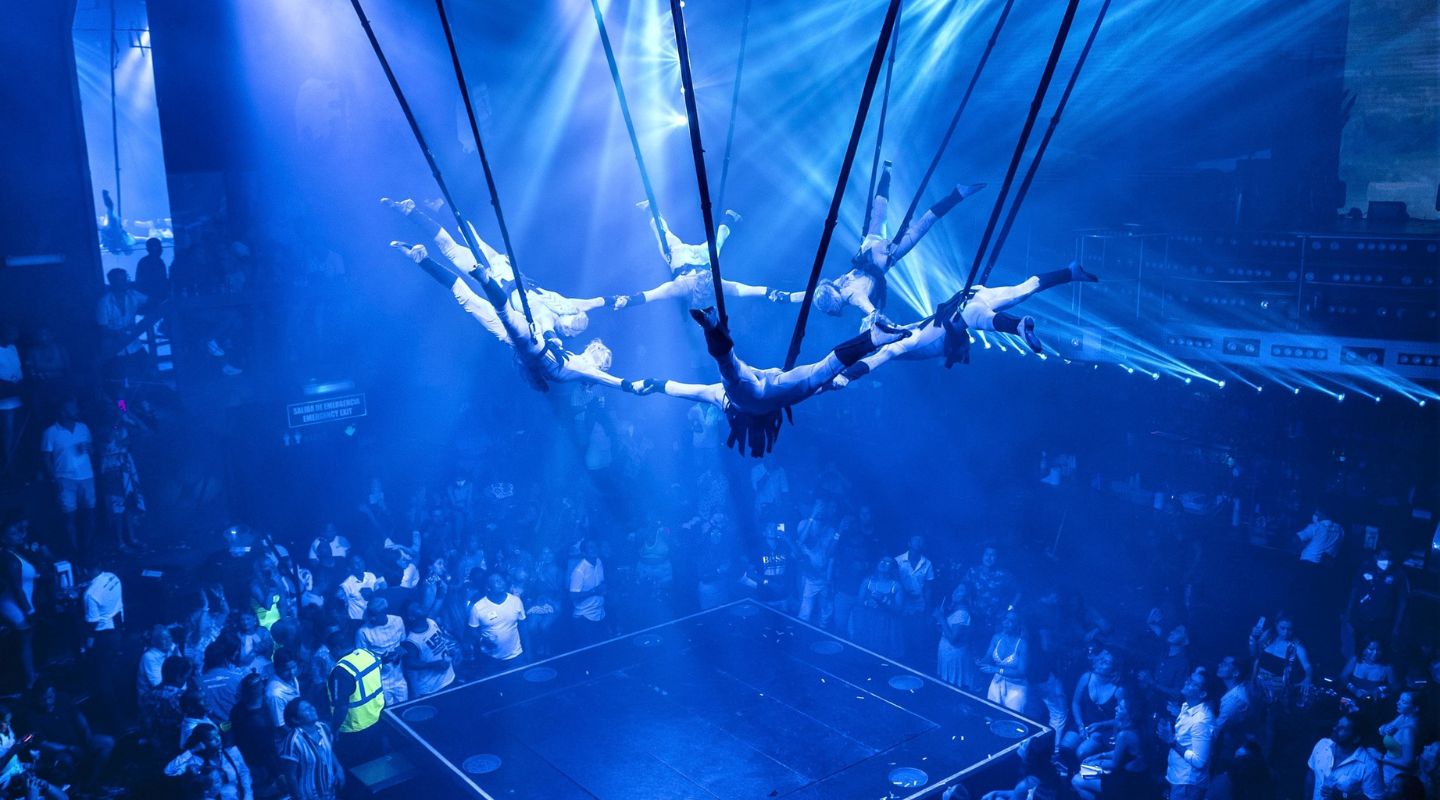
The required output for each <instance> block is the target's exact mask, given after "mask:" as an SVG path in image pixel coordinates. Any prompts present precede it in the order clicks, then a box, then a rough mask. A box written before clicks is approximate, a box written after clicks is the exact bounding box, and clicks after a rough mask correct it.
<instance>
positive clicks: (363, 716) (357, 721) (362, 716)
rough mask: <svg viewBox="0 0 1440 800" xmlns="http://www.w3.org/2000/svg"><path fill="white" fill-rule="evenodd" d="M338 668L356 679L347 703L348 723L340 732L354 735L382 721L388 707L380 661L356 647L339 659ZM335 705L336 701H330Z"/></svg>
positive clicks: (346, 718)
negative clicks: (381, 717)
mask: <svg viewBox="0 0 1440 800" xmlns="http://www.w3.org/2000/svg"><path fill="white" fill-rule="evenodd" d="M335 666H336V667H339V668H340V669H343V670H345V671H346V672H347V673H349V674H350V677H351V678H354V679H355V688H354V689H352V690H351V691H350V697H348V698H346V700H345V709H346V710H345V721H344V722H342V723H340V732H341V733H355V732H356V731H363V730H365V729H366V728H368V727H370V726H371V725H374V724H375V723H376V722H379V721H380V712H381V711H383V710H384V708H385V693H384V692H383V691H382V690H381V686H380V659H378V658H376V657H375V655H374V654H373V653H371V652H370V651H369V650H365V649H363V648H357V649H355V650H352V651H351V652H349V653H346V654H345V655H343V656H341V657H340V660H339V661H338V662H336V663H335ZM330 702H331V703H334V702H335V698H333V697H332V698H330Z"/></svg>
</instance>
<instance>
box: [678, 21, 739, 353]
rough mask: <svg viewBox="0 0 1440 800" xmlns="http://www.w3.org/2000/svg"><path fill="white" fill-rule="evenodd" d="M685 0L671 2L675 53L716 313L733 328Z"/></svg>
mask: <svg viewBox="0 0 1440 800" xmlns="http://www.w3.org/2000/svg"><path fill="white" fill-rule="evenodd" d="M682 3H683V0H670V19H671V21H672V22H674V23H675V50H676V53H677V55H678V56H679V57H680V85H681V86H682V87H684V92H685V118H686V119H687V120H688V121H689V123H690V125H689V127H690V152H691V154H692V155H693V156H694V158H695V182H696V184H697V185H698V187H699V191H700V215H701V216H702V217H704V218H705V247H706V249H707V250H708V251H709V253H710V280H711V281H712V282H713V283H714V284H715V310H716V311H717V312H719V314H720V326H721V327H722V328H728V327H729V324H728V323H729V317H727V316H726V314H725V289H724V286H723V285H722V282H721V279H720V251H719V250H718V249H717V248H716V247H715V215H714V210H713V209H712V208H711V207H710V179H709V177H708V176H707V175H706V173H705V148H704V147H702V146H701V145H700V112H699V110H697V109H696V107H695V81H694V78H693V77H692V76H691V74H690V44H689V42H688V41H687V40H686V38H685V11H684V5H683V4H682Z"/></svg>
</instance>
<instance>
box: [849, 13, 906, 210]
mask: <svg viewBox="0 0 1440 800" xmlns="http://www.w3.org/2000/svg"><path fill="white" fill-rule="evenodd" d="M901 13H902V14H903V13H904V7H903V5H902V7H901ZM899 49H900V14H896V15H895V34H894V36H892V37H891V39H890V58H889V60H888V61H887V62H886V64H885V89H884V90H883V91H881V92H880V124H879V125H878V126H877V127H876V128H875V157H874V158H872V159H870V188H869V190H867V191H866V192H865V216H863V217H861V218H860V234H861V235H862V236H863V235H864V234H865V232H866V228H867V227H868V226H869V225H870V212H871V211H873V210H874V208H875V184H876V183H878V182H879V180H880V147H881V146H882V145H883V144H884V143H885V120H886V119H887V118H889V116H890V79H891V78H892V77H893V76H894V75H895V51H896V50H899ZM881 224H882V225H883V224H884V220H881ZM876 232H877V233H878V232H879V230H878V229H877V230H876Z"/></svg>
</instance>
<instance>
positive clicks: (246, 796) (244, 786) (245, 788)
mask: <svg viewBox="0 0 1440 800" xmlns="http://www.w3.org/2000/svg"><path fill="white" fill-rule="evenodd" d="M165 774H166V775H168V776H170V777H172V778H178V777H181V776H185V775H199V776H204V777H206V778H207V779H211V776H213V775H216V774H218V776H219V781H220V793H219V795H218V797H219V798H220V800H254V798H255V795H254V793H253V791H252V790H251V786H250V768H249V767H248V766H246V764H245V757H244V756H242V755H240V750H239V748H236V747H234V746H230V747H225V746H224V744H223V743H222V741H221V739H220V729H219V728H217V727H215V726H214V725H211V724H208V723H207V724H203V725H200V726H199V727H197V728H196V729H195V730H194V732H192V733H191V734H190V738H189V739H187V740H186V741H185V749H184V750H182V751H181V753H180V755H178V756H175V758H173V759H171V761H170V763H168V764H166V765H165Z"/></svg>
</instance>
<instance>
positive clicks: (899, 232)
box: [891, 0, 1015, 239]
mask: <svg viewBox="0 0 1440 800" xmlns="http://www.w3.org/2000/svg"><path fill="white" fill-rule="evenodd" d="M1014 5H1015V0H1005V7H1004V8H1002V9H1000V18H999V19H997V20H995V29H994V30H993V31H991V32H990V41H989V42H987V43H986V44H985V50H984V52H982V53H981V54H980V62H979V63H977V64H976V65H975V72H974V73H973V74H971V75H970V83H969V84H968V85H966V87H965V93H964V94H963V95H961V96H960V105H959V106H957V107H956V109H955V115H954V116H952V117H951V118H950V127H948V128H946V129H945V135H944V136H943V137H941V138H940V146H939V147H937V148H935V157H934V158H932V159H930V166H929V167H927V168H926V169H925V177H923V178H921V179H920V186H919V188H917V189H916V190H915V197H914V199H912V200H911V201H910V206H909V207H908V208H906V209H905V218H904V219H902V220H900V227H898V228H896V229H895V235H894V236H893V237H891V238H894V239H899V238H900V237H901V236H904V235H905V229H906V228H908V227H910V220H912V219H914V218H915V209H917V208H919V207H920V198H921V196H923V195H924V194H925V187H927V186H929V185H930V178H931V177H932V176H933V175H934V174H935V168H936V167H938V166H939V165H940V158H941V156H943V155H945V149H946V148H947V147H949V146H950V137H952V136H954V135H955V128H956V127H957V126H958V125H959V124H960V117H961V115H963V114H964V113H965V106H967V105H969V103H970V95H971V94H972V93H973V92H974V91H975V84H976V83H978V82H979V81H980V73H982V72H984V71H985V64H986V62H988V61H989V60H990V54H991V53H992V52H994V50H995V42H996V40H998V39H999V38H1000V30H1001V29H1002V28H1004V27H1005V20H1006V19H1009V17H1010V9H1011V8H1012V7H1014Z"/></svg>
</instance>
